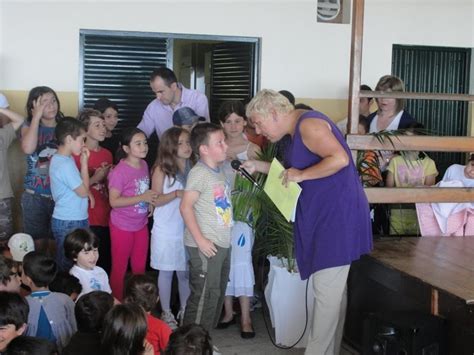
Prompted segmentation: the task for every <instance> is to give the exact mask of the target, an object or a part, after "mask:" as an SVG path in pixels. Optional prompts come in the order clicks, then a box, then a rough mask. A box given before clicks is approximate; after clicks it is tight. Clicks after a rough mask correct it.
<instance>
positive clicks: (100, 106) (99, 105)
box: [93, 97, 119, 113]
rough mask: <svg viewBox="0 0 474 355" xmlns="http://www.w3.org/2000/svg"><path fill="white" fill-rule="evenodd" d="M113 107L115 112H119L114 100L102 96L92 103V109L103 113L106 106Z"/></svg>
mask: <svg viewBox="0 0 474 355" xmlns="http://www.w3.org/2000/svg"><path fill="white" fill-rule="evenodd" d="M109 107H110V108H113V109H114V110H115V111H117V113H118V112H119V109H118V106H117V104H116V103H115V102H112V101H110V100H109V99H107V98H106V97H102V98H100V99H99V100H97V101H96V102H95V103H94V107H93V109H94V110H97V111H99V112H100V113H104V112H105V110H107V109H108V108H109Z"/></svg>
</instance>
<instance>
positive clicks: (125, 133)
mask: <svg viewBox="0 0 474 355" xmlns="http://www.w3.org/2000/svg"><path fill="white" fill-rule="evenodd" d="M140 133H141V134H143V135H144V136H146V134H145V133H144V132H143V131H142V130H141V129H140V128H137V127H130V128H124V129H123V130H122V136H121V137H120V147H119V149H118V151H117V157H116V159H117V161H120V160H121V159H124V158H126V157H127V153H126V152H125V150H124V149H123V146H125V145H126V146H127V147H128V146H129V145H130V142H131V141H132V139H133V137H134V136H135V135H136V134H140Z"/></svg>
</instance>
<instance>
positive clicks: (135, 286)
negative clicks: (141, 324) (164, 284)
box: [124, 275, 158, 312]
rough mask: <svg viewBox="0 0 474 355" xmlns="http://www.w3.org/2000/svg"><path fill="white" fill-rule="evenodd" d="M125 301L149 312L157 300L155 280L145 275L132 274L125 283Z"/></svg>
mask: <svg viewBox="0 0 474 355" xmlns="http://www.w3.org/2000/svg"><path fill="white" fill-rule="evenodd" d="M124 295H125V302H126V303H133V304H136V305H139V306H140V307H142V308H143V309H144V310H145V312H151V310H152V309H154V308H155V306H156V302H157V300H158V288H157V287H156V282H155V281H154V280H153V279H152V278H151V277H149V276H147V275H133V276H131V277H130V279H128V281H127V282H126V284H125V291H124Z"/></svg>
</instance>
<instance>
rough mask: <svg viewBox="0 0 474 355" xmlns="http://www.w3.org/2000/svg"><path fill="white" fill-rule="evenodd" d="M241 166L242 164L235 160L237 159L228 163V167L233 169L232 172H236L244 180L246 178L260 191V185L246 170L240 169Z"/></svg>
mask: <svg viewBox="0 0 474 355" xmlns="http://www.w3.org/2000/svg"><path fill="white" fill-rule="evenodd" d="M241 165H242V162H241V161H240V160H237V159H235V160H232V161H231V162H230V166H231V167H232V169H234V170H236V171H238V172H239V173H241V174H242V176H243V177H244V178H246V179H247V180H248V181H250V182H251V183H252V184H253V185H254V186H256V187H258V188H259V189H262V187H261V186H260V184H259V183H258V182H257V181H256V180H255V179H254V178H253V176H252V175H251V174H250V173H249V172H248V171H247V170H245V169H244V168H242V167H241Z"/></svg>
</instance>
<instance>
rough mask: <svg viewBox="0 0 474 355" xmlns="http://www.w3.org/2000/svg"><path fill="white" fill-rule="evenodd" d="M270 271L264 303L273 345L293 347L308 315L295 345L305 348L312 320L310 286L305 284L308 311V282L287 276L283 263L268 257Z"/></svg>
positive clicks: (289, 274)
mask: <svg viewBox="0 0 474 355" xmlns="http://www.w3.org/2000/svg"><path fill="white" fill-rule="evenodd" d="M268 260H269V261H270V272H269V274H268V284H267V286H266V287H265V300H266V302H267V305H268V308H269V310H270V318H271V322H272V327H273V328H275V342H276V343H277V344H279V345H284V346H290V345H293V344H294V343H295V342H296V341H297V340H298V339H299V337H300V336H301V334H302V333H303V330H304V327H305V321H306V311H307V312H308V325H307V327H306V331H305V334H304V336H303V338H301V340H300V341H299V342H298V344H296V346H295V347H297V348H305V347H306V345H307V343H308V334H309V329H310V325H311V324H312V321H313V304H314V297H313V291H312V290H313V287H312V283H311V281H309V285H308V310H306V302H305V291H306V283H307V280H304V281H302V280H301V278H300V274H299V273H297V272H294V273H290V272H288V269H287V268H286V266H285V265H287V264H288V263H287V261H286V260H282V259H279V258H277V257H274V256H269V257H268Z"/></svg>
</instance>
